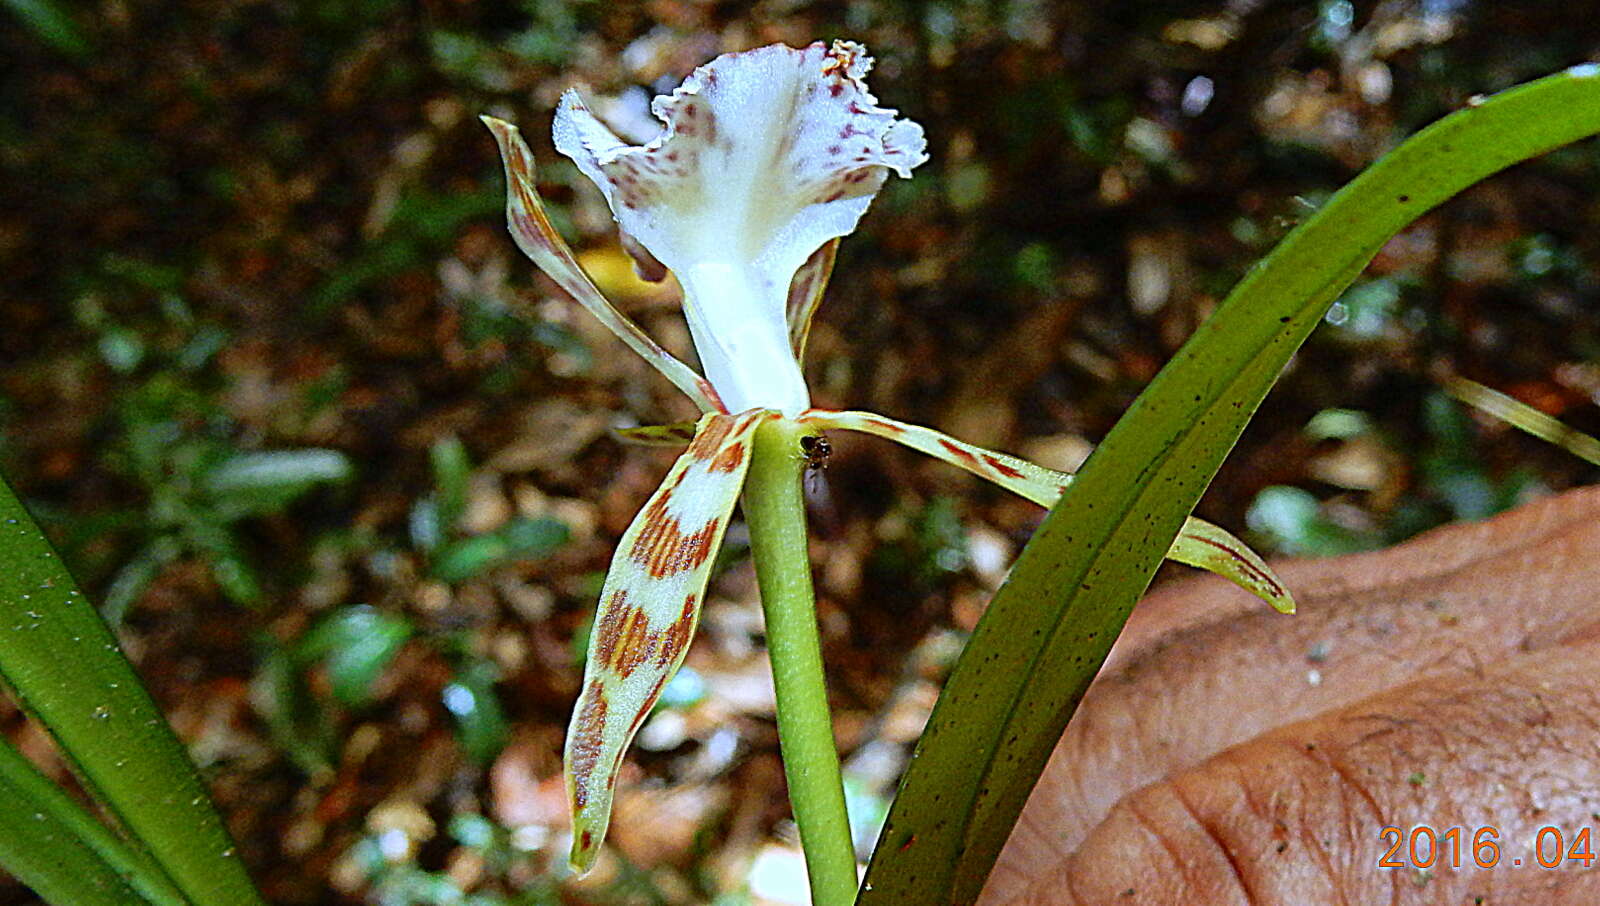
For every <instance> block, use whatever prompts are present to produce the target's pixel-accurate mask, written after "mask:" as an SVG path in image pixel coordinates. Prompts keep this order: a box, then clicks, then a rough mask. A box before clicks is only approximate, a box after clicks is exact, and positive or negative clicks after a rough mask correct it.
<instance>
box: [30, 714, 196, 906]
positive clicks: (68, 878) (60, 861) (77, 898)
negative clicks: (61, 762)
mask: <svg viewBox="0 0 1600 906" xmlns="http://www.w3.org/2000/svg"><path fill="white" fill-rule="evenodd" d="M0 801H3V802H4V803H5V808H0V866H4V867H5V869H6V870H7V871H9V872H10V873H11V874H12V875H14V876H16V878H17V879H18V880H20V881H21V882H22V883H24V884H26V885H28V886H29V887H31V888H33V891H34V893H36V894H38V895H39V896H40V897H43V898H44V900H45V901H46V902H48V903H51V904H56V906H78V904H87V906H96V904H102V903H103V904H107V906H121V904H126V903H148V904H160V906H184V900H183V897H182V895H180V894H179V893H178V892H177V891H176V890H174V889H173V888H172V887H171V885H170V883H169V882H168V881H167V878H166V875H164V874H162V873H161V869H159V868H156V867H155V866H154V865H153V864H151V863H149V862H148V861H146V860H145V859H144V858H143V856H142V855H141V854H139V853H137V852H135V851H134V850H132V849H129V848H128V846H127V845H126V844H124V843H123V842H122V841H121V840H119V839H117V838H116V836H114V835H113V834H112V833H111V831H110V830H108V829H107V828H106V827H105V825H103V824H101V823H100V822H98V821H96V820H95V819H94V818H93V817H91V816H90V815H89V813H88V812H85V811H84V810H83V809H82V808H80V807H79V806H78V804H77V803H76V802H74V801H72V798H71V797H70V796H68V795H67V794H66V793H65V792H64V791H63V790H62V789H61V788H60V787H58V786H56V785H55V784H53V783H51V782H50V780H49V779H48V778H46V777H45V776H44V775H43V774H40V773H39V771H38V769H37V768H35V767H34V766H33V765H32V764H31V763H29V761H28V760H27V759H26V758H24V757H22V755H21V753H19V752H18V751H17V750H16V749H13V748H12V747H11V746H10V744H9V743H7V742H6V741H5V740H4V739H0Z"/></svg>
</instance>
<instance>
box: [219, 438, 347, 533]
mask: <svg viewBox="0 0 1600 906" xmlns="http://www.w3.org/2000/svg"><path fill="white" fill-rule="evenodd" d="M354 471H355V470H354V469H353V468H352V467H351V465H350V460H349V459H347V458H346V457H345V455H344V454H343V453H340V452H339V451H337V450H317V449H308V450H272V451H266V452H259V453H241V454H238V455H236V456H233V457H230V458H229V459H227V460H226V461H224V462H223V463H221V464H219V465H217V466H215V467H214V468H212V469H211V470H210V471H208V472H207V473H206V475H205V479H204V487H205V490H206V492H207V493H208V494H209V495H210V496H211V498H212V499H213V500H214V501H215V502H216V503H217V504H218V509H219V511H221V512H222V513H223V514H224V515H225V517H226V518H228V519H229V520H230V521H231V520H232V519H237V518H239V517H241V516H246V515H251V514H254V513H269V512H273V511H275V510H279V509H282V508H283V507H285V506H287V505H288V504H289V503H290V502H291V501H293V500H294V499H295V498H296V497H299V496H300V495H301V494H304V493H305V492H306V491H309V490H311V488H313V487H315V486H316V485H318V484H323V483H326V482H342V481H347V480H348V479H349V478H350V476H351V475H352V474H354Z"/></svg>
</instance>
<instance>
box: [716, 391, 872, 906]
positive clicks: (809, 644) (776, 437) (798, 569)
mask: <svg viewBox="0 0 1600 906" xmlns="http://www.w3.org/2000/svg"><path fill="white" fill-rule="evenodd" d="M806 433H807V432H806V430H805V429H804V428H802V427H801V426H800V425H797V424H795V423H794V422H792V421H789V420H787V419H774V420H772V421H769V422H766V423H764V424H762V426H761V427H760V428H758V429H756V436H755V450H754V455H753V458H752V459H751V462H750V473H749V476H748V477H747V478H746V480H745V492H744V517H745V521H746V522H748V523H749V525H750V553H751V556H752V557H753V558H754V559H755V564H756V578H757V580H758V581H759V582H760V584H761V607H762V609H763V611H765V613H766V620H767V650H768V652H769V653H770V654H771V657H772V678H773V682H774V685H775V686H776V688H777V693H778V742H779V743H780V745H781V747H782V749H783V770H784V774H785V775H786V776H787V778H788V781H789V802H790V805H791V807H792V808H793V809H794V820H795V823H796V824H797V825H799V827H800V846H801V847H802V848H803V849H804V850H805V854H806V869H807V872H808V874H809V875H810V878H811V900H812V902H813V903H815V904H816V906H847V904H850V903H853V902H854V901H855V897H856V859H855V849H854V847H853V846H852V845H851V842H850V819H849V816H848V815H847V814H846V812H845V806H844V784H843V781H842V779H841V777H840V774H839V753H838V751H837V750H836V749H835V748H834V744H833V721H832V719H831V717H830V716H829V714H828V690H827V686H826V685H825V683H824V681H823V672H822V644H821V641H820V640H819V639H818V637H817V613H816V601H815V598H814V596H813V595H812V592H811V561H810V559H809V558H808V557H807V555H806V511H805V501H804V500H803V498H802V497H801V492H800V477H801V473H802V472H803V471H804V469H805V459H804V457H802V455H801V451H800V438H801V437H803V436H805V434H806Z"/></svg>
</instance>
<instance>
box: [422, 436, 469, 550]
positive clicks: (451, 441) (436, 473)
mask: <svg viewBox="0 0 1600 906" xmlns="http://www.w3.org/2000/svg"><path fill="white" fill-rule="evenodd" d="M428 459H429V460H430V461H431V462H432V463H433V482H434V484H435V485H436V486H437V487H438V489H439V502H438V509H439V512H438V520H439V527H440V528H441V529H443V530H444V531H446V532H448V531H451V530H452V529H454V528H455V526H456V522H457V521H458V520H460V519H461V512H462V511H463V510H465V509H466V508H467V482H468V480H469V479H471V478H472V459H471V458H470V457H469V456H467V448H466V446H465V445H464V444H462V443H461V439H460V438H458V437H456V436H455V435H453V434H452V435H450V436H449V437H445V438H442V439H440V440H438V441H436V442H435V443H434V445H433V447H432V448H431V449H429V450H428Z"/></svg>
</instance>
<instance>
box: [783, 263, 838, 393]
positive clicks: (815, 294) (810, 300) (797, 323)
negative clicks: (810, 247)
mask: <svg viewBox="0 0 1600 906" xmlns="http://www.w3.org/2000/svg"><path fill="white" fill-rule="evenodd" d="M838 257H839V239H838V238H834V239H829V240H828V241H827V242H824V243H823V244H822V247H821V248H819V249H817V250H816V251H815V252H812V253H811V257H810V258H807V259H806V263H805V264H802V265H800V269H799V270H797V271H795V272H794V279H793V280H792V281H790V283H789V311H788V315H787V319H786V320H787V321H788V323H789V344H790V346H791V347H793V349H794V357H795V359H796V360H797V361H799V362H801V363H804V362H805V360H806V342H807V341H808V340H810V339H811V319H812V318H813V317H815V316H816V314H817V309H818V308H819V307H820V306H821V305H822V294H823V293H825V292H827V290H828V279H829V278H830V277H832V276H833V264H834V261H836V260H837V259H838Z"/></svg>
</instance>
